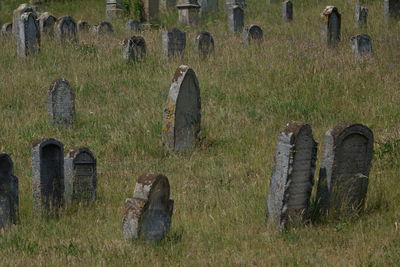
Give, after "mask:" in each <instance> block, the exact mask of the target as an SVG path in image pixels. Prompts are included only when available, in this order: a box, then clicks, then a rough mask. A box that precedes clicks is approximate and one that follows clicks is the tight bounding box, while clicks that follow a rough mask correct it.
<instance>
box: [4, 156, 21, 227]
mask: <svg viewBox="0 0 400 267" xmlns="http://www.w3.org/2000/svg"><path fill="white" fill-rule="evenodd" d="M18 206H19V197H18V178H17V177H15V176H14V167H13V162H12V160H11V157H10V156H9V155H7V154H6V153H1V152H0V229H2V228H4V227H6V226H8V225H10V224H15V223H17V222H18Z"/></svg>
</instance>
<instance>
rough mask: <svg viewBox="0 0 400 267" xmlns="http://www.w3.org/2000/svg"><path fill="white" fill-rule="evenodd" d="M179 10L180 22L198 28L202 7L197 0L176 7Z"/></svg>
mask: <svg viewBox="0 0 400 267" xmlns="http://www.w3.org/2000/svg"><path fill="white" fill-rule="evenodd" d="M176 7H177V8H178V14H179V22H180V23H183V24H186V25H191V26H196V25H199V24H200V5H199V3H198V2H197V0H189V1H188V2H186V3H184V4H180V5H177V6H176Z"/></svg>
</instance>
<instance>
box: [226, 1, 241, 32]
mask: <svg viewBox="0 0 400 267" xmlns="http://www.w3.org/2000/svg"><path fill="white" fill-rule="evenodd" d="M243 27H244V11H243V9H242V8H241V7H240V6H237V5H234V6H232V7H231V8H229V9H228V29H229V32H231V33H237V32H242V31H243Z"/></svg>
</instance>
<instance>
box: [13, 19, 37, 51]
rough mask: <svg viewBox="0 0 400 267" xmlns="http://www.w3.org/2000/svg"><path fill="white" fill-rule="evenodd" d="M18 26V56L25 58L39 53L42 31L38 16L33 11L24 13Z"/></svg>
mask: <svg viewBox="0 0 400 267" xmlns="http://www.w3.org/2000/svg"><path fill="white" fill-rule="evenodd" d="M17 27H18V28H19V29H18V31H17V33H18V36H17V52H18V56H20V57H22V58H25V57H27V56H29V55H34V54H37V53H38V52H39V49H40V31H39V25H38V24H37V22H36V16H35V15H34V14H33V13H31V12H28V13H23V14H22V15H21V17H20V20H19V21H18V25H17ZM13 28H14V27H13Z"/></svg>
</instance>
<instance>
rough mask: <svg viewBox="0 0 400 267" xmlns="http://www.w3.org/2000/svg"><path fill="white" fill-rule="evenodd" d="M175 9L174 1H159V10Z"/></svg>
mask: <svg viewBox="0 0 400 267" xmlns="http://www.w3.org/2000/svg"><path fill="white" fill-rule="evenodd" d="M175 7H176V0H160V9H161V10H164V11H166V10H170V9H173V8H175Z"/></svg>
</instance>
